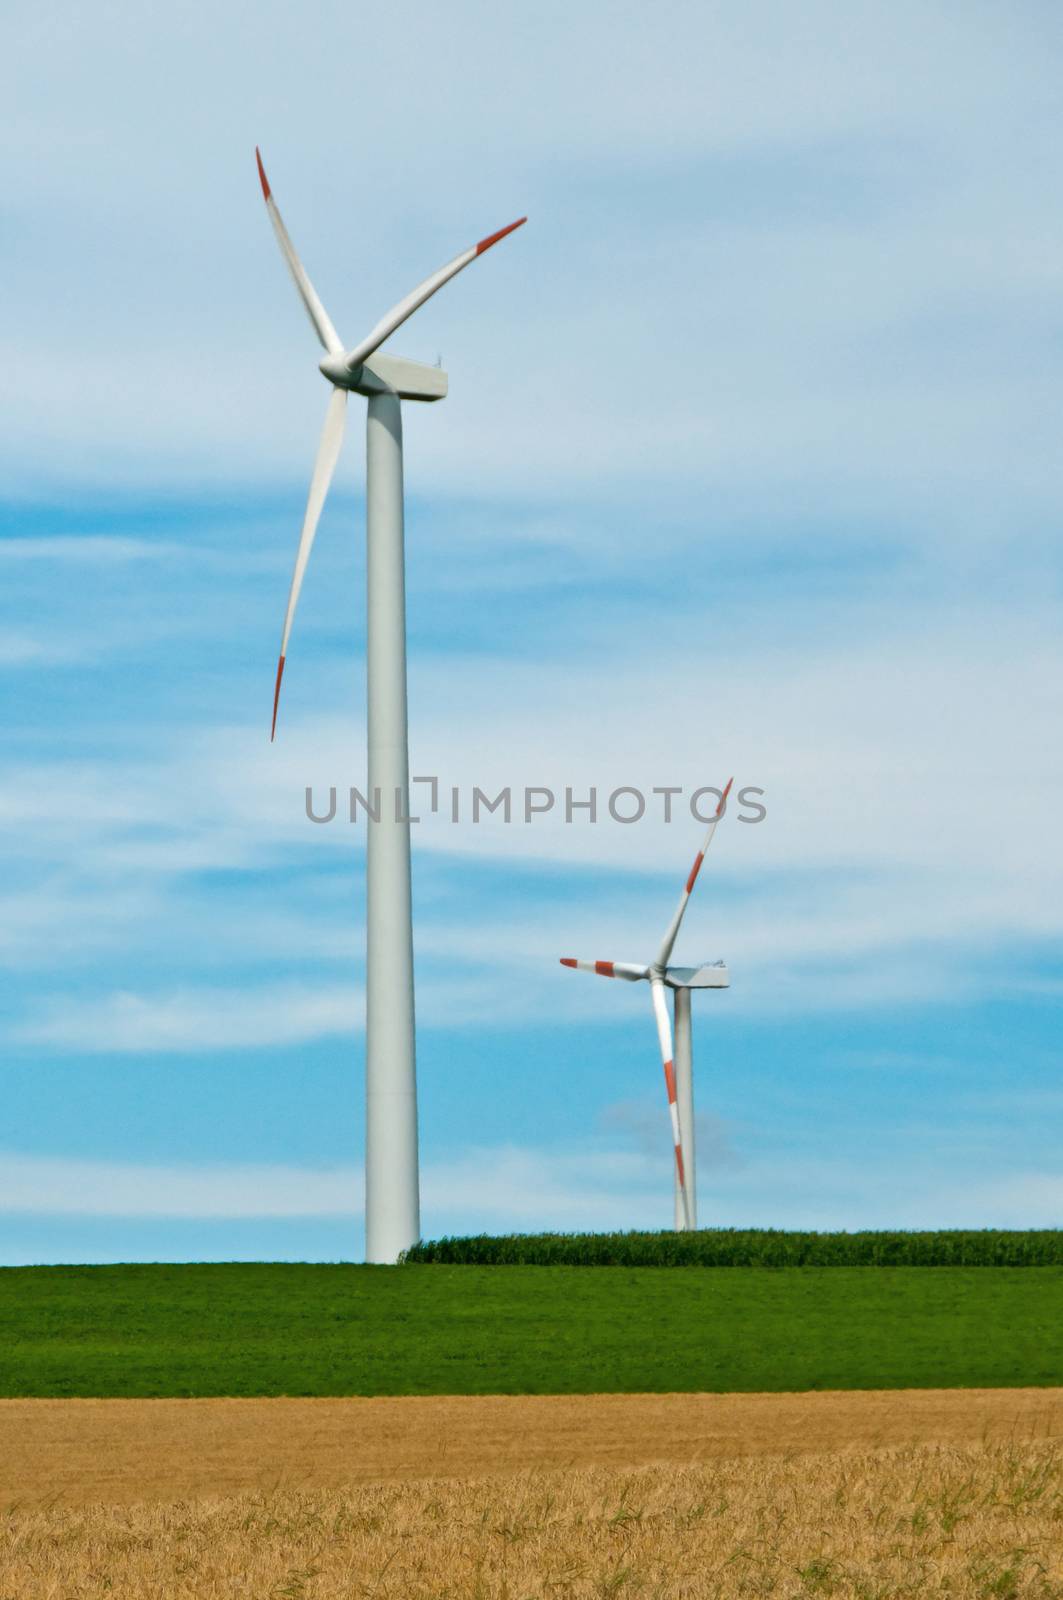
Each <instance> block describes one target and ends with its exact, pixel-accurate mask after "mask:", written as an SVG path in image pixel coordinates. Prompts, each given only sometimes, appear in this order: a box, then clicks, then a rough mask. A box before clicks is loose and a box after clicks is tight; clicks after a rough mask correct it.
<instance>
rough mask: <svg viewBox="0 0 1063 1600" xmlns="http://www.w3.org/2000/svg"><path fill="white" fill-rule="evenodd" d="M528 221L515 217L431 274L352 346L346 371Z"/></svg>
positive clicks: (358, 364) (345, 357)
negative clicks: (473, 263)
mask: <svg viewBox="0 0 1063 1600" xmlns="http://www.w3.org/2000/svg"><path fill="white" fill-rule="evenodd" d="M527 220H528V219H527V217H518V218H517V220H516V222H511V223H510V224H509V226H508V227H506V228H499V230H498V232H497V233H489V234H488V235H487V238H486V239H481V240H480V242H479V243H478V244H474V245H473V246H472V249H471V250H463V251H462V253H461V255H460V256H455V257H454V259H453V261H448V262H447V264H446V266H445V267H440V269H439V271H438V272H433V273H432V276H431V277H430V278H426V279H425V280H424V282H423V283H421V284H418V286H417V288H416V289H414V290H413V291H412V293H411V294H408V295H407V296H406V298H405V299H404V300H400V301H399V303H398V305H397V306H392V308H391V310H390V311H389V312H388V314H387V316H386V317H381V319H380V321H379V322H378V323H377V325H376V327H375V328H374V329H373V331H372V333H369V334H367V335H366V337H365V338H364V339H363V340H362V342H361V344H358V345H355V347H354V349H353V350H349V351H348V352H347V354H346V355H345V356H344V358H343V359H344V361H345V362H346V364H347V367H348V370H349V371H351V372H354V371H355V370H356V369H357V368H358V367H360V366H361V365H362V362H363V361H368V359H369V357H370V356H371V355H372V354H373V351H374V350H376V349H377V348H378V346H380V345H382V344H383V343H384V340H385V339H388V338H390V336H391V335H392V334H393V333H394V332H395V329H396V328H400V327H401V326H402V324H403V323H404V322H405V321H406V318H407V317H412V315H413V313H414V312H415V311H416V310H417V309H418V307H419V306H423V305H424V303H425V301H426V300H430V299H431V297H432V296H433V295H434V294H435V292H436V290H437V289H442V287H443V285H444V284H445V283H449V282H450V280H451V278H453V277H456V276H457V274H458V273H459V272H461V270H462V268H463V267H467V266H468V265H469V263H470V262H472V261H475V260H476V257H477V256H482V255H483V253H484V251H485V250H490V248H491V246H492V245H493V244H497V243H498V241H499V239H504V238H505V237H506V234H507V233H512V232H513V230H514V228H520V227H522V226H523V225H524V223H525V222H527Z"/></svg>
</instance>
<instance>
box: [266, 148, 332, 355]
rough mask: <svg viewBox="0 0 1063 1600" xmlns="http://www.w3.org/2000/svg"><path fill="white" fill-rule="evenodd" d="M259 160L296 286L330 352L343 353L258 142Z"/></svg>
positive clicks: (271, 211) (276, 229)
mask: <svg viewBox="0 0 1063 1600" xmlns="http://www.w3.org/2000/svg"><path fill="white" fill-rule="evenodd" d="M255 160H256V161H257V162H258V177H259V182H260V183H261V185H262V195H263V198H264V199H265V202H266V210H267V211H268V212H269V220H270V221H271V222H272V224H273V231H274V233H275V234H276V235H277V243H278V244H279V245H280V247H281V254H282V255H283V257H284V259H285V261H286V262H287V263H288V270H289V272H290V273H291V275H292V277H293V278H294V279H295V287H296V288H297V289H298V291H299V297H300V299H301V300H302V302H303V305H304V306H305V307H306V314H307V316H308V317H309V318H310V321H311V322H312V323H313V326H314V332H315V333H316V334H317V336H318V338H319V339H320V340H321V343H322V344H323V345H324V347H325V349H326V350H327V351H328V352H329V354H330V355H334V356H338V355H341V354H342V353H343V340H342V339H341V338H340V336H339V334H338V333H337V332H336V330H335V328H334V327H333V326H332V323H331V322H330V320H329V314H328V312H327V311H326V310H325V308H324V306H323V305H322V304H321V301H320V300H319V299H318V297H317V291H316V290H315V288H314V285H313V284H312V283H311V282H310V279H309V278H308V277H307V275H306V271H305V269H304V267H303V263H302V262H301V261H300V260H299V257H298V256H297V255H296V253H295V246H294V245H293V244H292V241H291V239H290V238H289V237H288V230H287V228H286V227H285V226H284V223H283V222H282V221H281V214H280V212H279V211H278V210H277V205H276V202H275V200H274V198H273V190H272V189H271V188H270V186H269V179H268V178H267V177H266V169H265V167H264V166H263V165H262V156H261V154H260V152H259V149H258V146H257V145H256V146H255Z"/></svg>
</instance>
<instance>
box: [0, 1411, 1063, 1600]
mask: <svg viewBox="0 0 1063 1600" xmlns="http://www.w3.org/2000/svg"><path fill="white" fill-rule="evenodd" d="M1061 1434H1063V1393H1061V1392H1060V1391H1058V1390H1057V1391H1046V1390H1010V1391H996V1392H993V1391H981V1392H977V1391H976V1392H971V1391H967V1392H964V1391H951V1392H944V1391H943V1392H938V1393H934V1392H910V1391H909V1392H907V1393H905V1392H900V1393H898V1392H892V1393H889V1394H853V1393H847V1394H833V1395H831V1394H805V1395H692V1396H684V1395H668V1396H640V1395H633V1396H589V1397H585V1398H582V1399H581V1398H579V1397H539V1398H529V1399H516V1398H500V1397H494V1398H490V1399H484V1398H477V1397H464V1398H458V1397H450V1398H437V1399H424V1400H421V1399H398V1400H316V1401H295V1400H265V1401H254V1400H247V1401H185V1402H181V1401H148V1402H122V1401H10V1402H6V1403H5V1404H4V1405H3V1406H0V1473H2V1484H0V1489H2V1497H3V1504H4V1506H5V1510H6V1515H5V1516H4V1518H3V1522H2V1525H0V1600H16V1597H17V1600H23V1597H27V1600H29V1597H32V1600H83V1597H84V1600H87V1597H90V1596H91V1597H96V1596H100V1597H103V1596H108V1597H121V1600H133V1597H137V1600H192V1597H195V1600H200V1597H207V1596H210V1597H219V1600H220V1597H229V1596H232V1597H236V1596H240V1597H248V1600H250V1597H255V1600H267V1597H296V1596H304V1597H307V1600H339V1597H359V1600H362V1597H370V1596H372V1597H375V1600H386V1597H391V1600H407V1597H409V1600H422V1597H423V1600H428V1597H437V1596H438V1597H443V1596H450V1597H454V1600H458V1597H461V1600H465V1597H468V1600H473V1597H482V1600H487V1597H492V1600H494V1597H498V1600H502V1597H506V1600H524V1597H528V1600H530V1597H532V1596H534V1597H537V1600H538V1597H542V1600H548V1597H549V1600H556V1597H566V1596H572V1597H583V1596H587V1597H591V1596H612V1595H624V1596H628V1595H630V1596H635V1595H640V1596H661V1597H665V1596H667V1597H676V1600H679V1597H682V1596H692V1597H693V1596H705V1597H709V1596H719V1597H720V1600H724V1597H731V1596H735V1597H738V1596H761V1595H763V1596H775V1597H788V1596H810V1595H824V1596H830V1595H835V1596H854V1597H861V1600H887V1597H901V1596H904V1597H908V1596H911V1597H912V1600H915V1597H919V1596H923V1595H949V1596H957V1597H985V1600H992V1597H996V1600H1012V1597H1013V1600H1018V1597H1025V1596H1030V1597H1033V1596H1037V1597H1048V1596H1052V1597H1063V1460H1061V1455H1060V1448H1059V1445H1060V1438H1061ZM20 1490H21V1492H20Z"/></svg>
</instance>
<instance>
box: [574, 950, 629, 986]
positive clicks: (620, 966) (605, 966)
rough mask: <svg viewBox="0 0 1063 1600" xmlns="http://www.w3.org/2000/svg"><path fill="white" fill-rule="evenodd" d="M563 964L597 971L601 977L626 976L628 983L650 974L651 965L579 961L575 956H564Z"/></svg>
mask: <svg viewBox="0 0 1063 1600" xmlns="http://www.w3.org/2000/svg"><path fill="white" fill-rule="evenodd" d="M561 965H562V966H563V967H575V968H576V969H577V971H579V972H596V973H597V974H598V976H599V978H626V979H627V981H628V983H637V982H638V980H639V979H640V978H648V977H649V975H650V969H649V967H643V966H640V965H639V964H638V963H637V962H634V961H577V960H576V958H575V956H562V957H561Z"/></svg>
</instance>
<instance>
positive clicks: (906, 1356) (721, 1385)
mask: <svg viewBox="0 0 1063 1600" xmlns="http://www.w3.org/2000/svg"><path fill="white" fill-rule="evenodd" d="M1060 1383H1063V1267H1010V1268H1008V1267H1004V1268H998V1267H938V1268H935V1269H933V1270H928V1269H926V1268H925V1267H924V1268H921V1267H878V1268H868V1267H855V1268H853V1267H825V1268H818V1267H802V1268H776V1269H766V1268H741V1267H726V1268H712V1267H675V1268H671V1269H669V1270H666V1271H662V1270H661V1269H660V1268H659V1267H586V1268H584V1267H521V1266H513V1267H509V1268H507V1269H506V1270H505V1271H499V1270H498V1269H497V1268H494V1267H476V1266H444V1265H434V1266H406V1267H401V1268H388V1267H357V1266H299V1265H244V1264H235V1265H219V1266H128V1267H17V1268H5V1269H2V1270H0V1394H3V1395H115V1396H118V1395H126V1396H138V1395H276V1394H289V1395H342V1394H363V1395H372V1394H549V1393H554V1394H559V1393H569V1394H573V1393H594V1392H613V1393H617V1392H624V1391H646V1392H667V1391H692V1390H706V1391H707V1390H717V1391H720V1390H794V1389H816V1388H824V1389H890V1388H937V1387H942V1388H948V1387H967V1386H977V1387H983V1386H985V1387H996V1386H1016V1385H1026V1384H1060Z"/></svg>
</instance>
